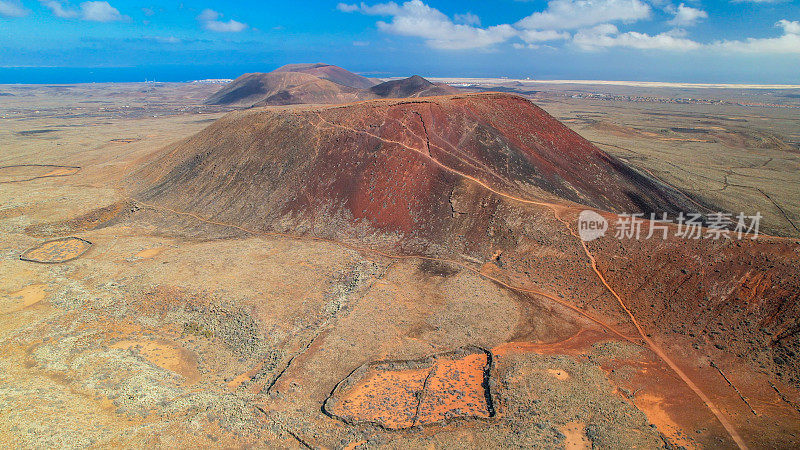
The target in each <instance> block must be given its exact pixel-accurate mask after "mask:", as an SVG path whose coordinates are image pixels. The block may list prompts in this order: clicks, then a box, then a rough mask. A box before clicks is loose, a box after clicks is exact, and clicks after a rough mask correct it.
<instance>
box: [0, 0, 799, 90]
mask: <svg viewBox="0 0 800 450" xmlns="http://www.w3.org/2000/svg"><path fill="white" fill-rule="evenodd" d="M0 39H1V40H2V41H0V42H2V44H0V82H15V81H16V82H34V81H38V82H58V81H65V80H69V81H111V80H118V81H134V80H141V79H144V78H149V79H159V80H164V81H168V80H175V81H177V80H188V79H200V78H232V77H235V76H237V75H239V74H240V73H242V72H252V71H269V70H271V69H274V68H276V67H278V66H280V65H283V64H286V63H292V62H328V63H331V64H337V65H340V66H343V67H345V68H347V69H350V70H353V71H358V72H367V73H375V74H376V75H382V76H390V75H396V76H401V75H411V74H415V73H419V74H421V75H425V76H509V77H535V78H543V79H547V78H549V79H615V80H653V81H695V82H750V83H792V84H800V70H799V69H798V67H800V6H798V0H772V1H768V0H760V1H754V0H749V1H747V0H714V1H711V0H684V1H680V0H550V1H546V0H535V1H533V0H532V1H522V0H493V1H485V0H483V1H478V0H462V1H444V0H412V1H408V2H397V3H395V2H364V3H361V2H358V3H353V2H338V1H335V0H334V1H326V0H314V1H305V2H286V1H281V2H273V1H228V2H219V1H205V2H192V1H187V2H182V3H178V2H175V3H173V2H149V1H147V0H145V1H139V0H108V1H84V2H81V1H71V2H68V1H59V0H0Z"/></svg>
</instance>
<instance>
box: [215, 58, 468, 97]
mask: <svg viewBox="0 0 800 450" xmlns="http://www.w3.org/2000/svg"><path fill="white" fill-rule="evenodd" d="M359 86H363V87H359ZM457 93H458V90H456V89H455V88H452V87H450V86H447V85H445V84H435V83H431V82H430V81H428V80H426V79H425V78H422V77H421V76H419V75H414V76H413V77H410V78H406V79H402V80H395V81H387V82H385V83H380V84H377V85H376V84H375V81H373V80H370V79H368V78H365V77H362V76H360V75H356V74H354V73H351V72H348V71H347V70H344V69H342V68H341V67H336V66H331V65H329V64H290V65H287V66H283V67H281V68H279V69H277V70H275V71H273V72H270V73H247V74H244V75H242V76H240V77H239V78H237V79H235V80H233V81H232V82H230V83H228V84H227V85H225V86H224V87H223V88H222V89H220V90H219V91H217V92H216V93H214V94H213V95H212V96H211V97H209V98H208V99H207V100H206V103H207V104H210V105H226V106H244V107H249V106H276V105H297V104H337V103H350V102H355V101H360V100H374V99H380V98H406V97H432V96H437V95H451V94H457Z"/></svg>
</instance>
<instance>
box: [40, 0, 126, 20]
mask: <svg viewBox="0 0 800 450" xmlns="http://www.w3.org/2000/svg"><path fill="white" fill-rule="evenodd" d="M40 3H41V4H42V5H44V6H45V7H47V9H49V10H50V12H52V13H53V15H54V16H56V17H60V18H62V19H75V18H80V19H81V20H88V21H92V22H118V21H122V20H129V19H130V18H129V17H128V16H123V15H122V14H120V12H119V11H118V10H117V8H114V7H113V6H111V5H110V4H109V3H108V2H104V1H92V2H83V3H81V4H80V9H72V8H69V7H65V6H64V4H63V3H61V2H60V1H58V0H40Z"/></svg>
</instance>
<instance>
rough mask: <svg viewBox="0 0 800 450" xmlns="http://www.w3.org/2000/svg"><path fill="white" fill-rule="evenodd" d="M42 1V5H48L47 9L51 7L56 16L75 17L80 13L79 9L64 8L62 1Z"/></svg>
mask: <svg viewBox="0 0 800 450" xmlns="http://www.w3.org/2000/svg"><path fill="white" fill-rule="evenodd" d="M41 3H42V5H44V6H46V7H47V9H49V10H50V11H51V12H52V13H53V15H54V16H56V17H61V18H62V19H73V18H75V17H78V16H79V15H80V13H79V12H78V11H75V10H72V9H66V8H64V5H62V4H61V2H58V1H55V0H51V1H45V0H41Z"/></svg>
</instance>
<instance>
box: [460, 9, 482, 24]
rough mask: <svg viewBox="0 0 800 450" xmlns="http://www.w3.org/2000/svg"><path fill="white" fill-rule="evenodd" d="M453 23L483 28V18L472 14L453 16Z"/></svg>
mask: <svg viewBox="0 0 800 450" xmlns="http://www.w3.org/2000/svg"><path fill="white" fill-rule="evenodd" d="M453 21H455V22H456V23H462V24H464V25H475V26H481V18H480V17H478V16H476V15H475V14H472V13H471V12H468V13H464V14H456V15H454V16H453Z"/></svg>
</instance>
